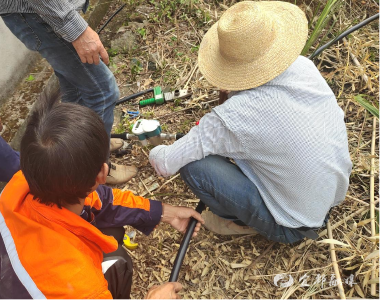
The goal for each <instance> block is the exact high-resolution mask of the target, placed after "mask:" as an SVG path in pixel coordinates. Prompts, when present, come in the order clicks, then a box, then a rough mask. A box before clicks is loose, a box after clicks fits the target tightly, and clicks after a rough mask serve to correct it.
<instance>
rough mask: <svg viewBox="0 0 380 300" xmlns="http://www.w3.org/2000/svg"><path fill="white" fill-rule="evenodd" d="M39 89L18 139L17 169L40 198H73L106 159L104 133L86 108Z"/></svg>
mask: <svg viewBox="0 0 380 300" xmlns="http://www.w3.org/2000/svg"><path fill="white" fill-rule="evenodd" d="M57 99H58V93H57V94H56V95H55V96H54V97H53V99H47V97H46V96H44V95H41V101H39V102H38V103H37V105H36V108H35V110H34V112H33V113H32V114H31V116H30V119H29V121H28V124H27V127H26V131H25V134H24V136H23V138H22V140H21V149H20V164H21V170H22V172H23V173H24V176H25V178H26V180H27V182H28V184H29V188H30V192H31V194H33V195H34V197H35V199H38V201H40V202H41V203H43V204H46V205H53V204H56V205H57V206H58V207H60V208H61V206H62V205H64V204H77V203H79V198H85V197H86V196H87V194H88V193H89V192H90V191H91V188H92V187H93V186H94V184H95V180H96V176H97V175H98V173H99V172H100V170H101V167H102V165H103V164H104V163H105V162H106V161H107V158H108V151H109V137H108V135H107V133H106V131H105V128H104V124H103V122H102V120H101V119H100V117H99V116H98V115H97V114H96V113H95V112H93V111H92V110H91V109H89V108H87V107H84V106H80V105H78V104H72V103H57V102H58V101H57Z"/></svg>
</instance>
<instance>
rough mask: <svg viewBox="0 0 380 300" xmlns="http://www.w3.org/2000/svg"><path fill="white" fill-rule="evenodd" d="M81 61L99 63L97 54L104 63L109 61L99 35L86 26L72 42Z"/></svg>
mask: <svg viewBox="0 0 380 300" xmlns="http://www.w3.org/2000/svg"><path fill="white" fill-rule="evenodd" d="M72 44H73V46H74V48H75V50H76V51H77V53H78V55H79V58H80V60H81V61H82V63H88V64H95V65H97V64H99V56H100V57H101V58H102V60H103V62H104V63H105V64H108V63H109V57H108V53H107V51H106V49H105V48H104V46H103V44H102V42H101V41H100V39H99V35H98V34H97V33H96V32H95V31H94V30H92V29H91V27H89V26H88V27H87V28H86V30H85V31H84V32H83V33H82V34H81V35H80V36H79V37H78V38H77V39H76V40H75V41H73V42H72Z"/></svg>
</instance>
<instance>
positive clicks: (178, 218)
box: [162, 203, 205, 237]
mask: <svg viewBox="0 0 380 300" xmlns="http://www.w3.org/2000/svg"><path fill="white" fill-rule="evenodd" d="M191 217H193V218H195V219H196V220H198V221H199V222H198V223H197V225H196V226H195V229H194V233H193V237H194V236H196V235H197V234H198V231H199V229H200V228H201V224H204V222H205V221H204V220H203V218H202V216H201V215H200V214H199V213H197V212H196V211H195V210H194V209H192V208H189V207H183V206H171V205H168V204H164V203H162V222H165V223H169V224H170V225H172V226H173V227H174V228H175V229H177V230H178V231H180V232H182V233H184V232H185V231H186V228H187V226H188V224H189V221H190V218H191Z"/></svg>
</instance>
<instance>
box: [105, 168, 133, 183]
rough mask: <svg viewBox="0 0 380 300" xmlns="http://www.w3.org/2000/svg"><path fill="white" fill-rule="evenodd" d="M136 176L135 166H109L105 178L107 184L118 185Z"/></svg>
mask: <svg viewBox="0 0 380 300" xmlns="http://www.w3.org/2000/svg"><path fill="white" fill-rule="evenodd" d="M136 174H137V168H136V167H135V166H124V165H117V164H111V167H110V172H109V174H108V176H107V180H106V183H107V184H120V183H125V182H127V181H128V180H130V179H131V178H132V177H135V176H136Z"/></svg>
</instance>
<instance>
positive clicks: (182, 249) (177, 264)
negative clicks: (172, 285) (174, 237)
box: [169, 201, 206, 282]
mask: <svg viewBox="0 0 380 300" xmlns="http://www.w3.org/2000/svg"><path fill="white" fill-rule="evenodd" d="M205 208H206V205H205V204H204V203H203V202H202V201H199V202H198V205H197V208H196V209H195V210H196V211H197V212H198V213H202V211H204V210H205ZM197 222H198V221H197V220H196V219H194V218H191V219H190V222H189V225H188V226H187V230H186V232H185V234H184V236H183V238H182V242H181V245H180V246H179V249H178V253H177V256H176V258H175V260H174V264H173V269H172V272H171V274H170V278H169V282H175V281H177V280H178V274H179V270H180V269H181V266H182V262H183V259H184V258H185V254H186V251H187V248H188V246H189V243H190V239H191V236H192V235H193V232H194V229H195V226H196V225H197Z"/></svg>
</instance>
